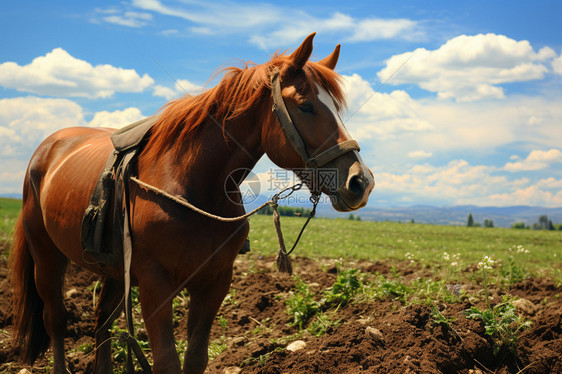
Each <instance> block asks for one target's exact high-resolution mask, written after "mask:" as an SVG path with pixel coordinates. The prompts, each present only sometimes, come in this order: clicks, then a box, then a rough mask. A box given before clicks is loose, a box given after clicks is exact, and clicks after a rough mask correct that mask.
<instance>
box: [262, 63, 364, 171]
mask: <svg viewBox="0 0 562 374" xmlns="http://www.w3.org/2000/svg"><path fill="white" fill-rule="evenodd" d="M271 95H272V96H273V111H274V112H275V114H276V115H277V119H278V120H279V123H280V124H281V128H282V129H283V131H284V132H285V136H286V137H287V139H289V143H291V145H292V146H293V148H294V149H295V151H297V153H298V154H299V155H300V156H301V158H302V159H303V161H304V164H305V166H306V167H307V168H312V169H315V168H319V167H322V166H324V165H326V164H327V163H329V162H330V161H333V160H335V159H336V158H338V157H340V156H341V155H343V154H345V153H347V152H351V151H359V149H360V148H359V144H357V142H356V141H355V140H345V141H343V142H341V143H338V144H336V145H334V146H332V147H330V148H328V149H327V150H325V151H323V152H321V153H320V154H318V155H316V156H314V157H309V156H308V153H307V152H306V146H305V144H304V141H303V139H302V136H301V135H300V133H299V131H298V130H297V128H296V126H295V124H294V122H293V120H292V119H291V115H290V114H289V111H288V110H287V107H286V106H285V101H284V100H283V96H282V95H281V83H280V81H279V69H278V68H275V69H274V70H273V72H272V73H271Z"/></svg>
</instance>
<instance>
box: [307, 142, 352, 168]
mask: <svg viewBox="0 0 562 374" xmlns="http://www.w3.org/2000/svg"><path fill="white" fill-rule="evenodd" d="M359 150H361V148H359V144H358V143H357V142H356V141H355V140H353V139H351V140H345V141H343V142H341V143H338V144H336V145H334V146H333V147H330V148H328V149H327V150H325V151H324V152H322V153H320V154H319V155H316V156H315V157H312V158H310V159H309V160H308V161H307V162H306V166H307V167H309V168H319V167H321V166H324V165H326V164H327V163H328V162H330V161H333V160H335V159H336V158H338V157H340V156H341V155H342V154H344V153H347V152H351V151H359Z"/></svg>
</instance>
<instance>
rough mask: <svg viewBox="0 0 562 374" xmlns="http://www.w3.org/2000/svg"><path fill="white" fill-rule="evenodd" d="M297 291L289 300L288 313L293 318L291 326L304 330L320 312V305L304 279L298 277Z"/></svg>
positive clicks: (286, 302) (287, 302) (287, 301)
mask: <svg viewBox="0 0 562 374" xmlns="http://www.w3.org/2000/svg"><path fill="white" fill-rule="evenodd" d="M296 281H297V283H296V285H295V291H294V292H293V293H292V295H291V296H290V297H289V298H287V300H286V301H285V304H286V305H287V313H288V314H289V316H291V317H292V318H293V322H291V325H293V326H298V327H299V329H303V328H304V327H305V326H306V323H307V322H308V320H309V319H310V318H311V317H312V316H314V315H315V314H317V313H318V312H319V311H320V304H319V303H318V302H317V301H316V300H314V294H313V293H312V292H311V291H310V289H309V287H308V285H307V284H306V283H305V282H303V280H302V279H300V278H298V277H296Z"/></svg>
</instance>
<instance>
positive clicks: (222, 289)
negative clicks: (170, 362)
mask: <svg viewBox="0 0 562 374" xmlns="http://www.w3.org/2000/svg"><path fill="white" fill-rule="evenodd" d="M231 281H232V267H231V268H229V269H227V270H225V271H223V272H222V273H219V274H218V275H217V278H216V281H215V282H214V283H211V284H209V285H207V286H204V287H201V286H199V287H197V288H196V289H192V290H190V302H189V316H188V320H187V341H188V343H187V344H188V346H187V350H186V351H185V357H184V364H183V372H184V374H187V373H189V374H201V373H203V372H204V371H205V368H206V367H207V362H208V347H209V335H210V333H211V326H212V324H213V321H214V319H215V316H216V314H217V312H218V310H219V308H220V306H221V304H222V301H223V300H224V297H225V296H226V294H227V293H228V290H229V288H230V282H231Z"/></svg>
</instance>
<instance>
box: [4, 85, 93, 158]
mask: <svg viewBox="0 0 562 374" xmlns="http://www.w3.org/2000/svg"><path fill="white" fill-rule="evenodd" d="M84 123H85V121H84V114H83V111H82V107H80V105H78V104H76V103H75V102H73V101H71V100H68V99H45V98H39V97H32V96H29V97H16V98H10V99H1V100H0V133H1V134H2V135H3V136H1V137H0V150H1V151H0V152H1V153H0V157H7V156H10V157H18V156H19V157H21V156H25V157H27V156H30V155H31V152H33V150H34V149H35V148H36V147H37V146H38V145H39V143H40V142H41V141H42V140H43V139H44V138H46V137H47V136H48V135H50V134H52V133H53V132H55V131H57V130H59V129H62V128H64V127H69V126H80V125H83V124H84Z"/></svg>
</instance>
